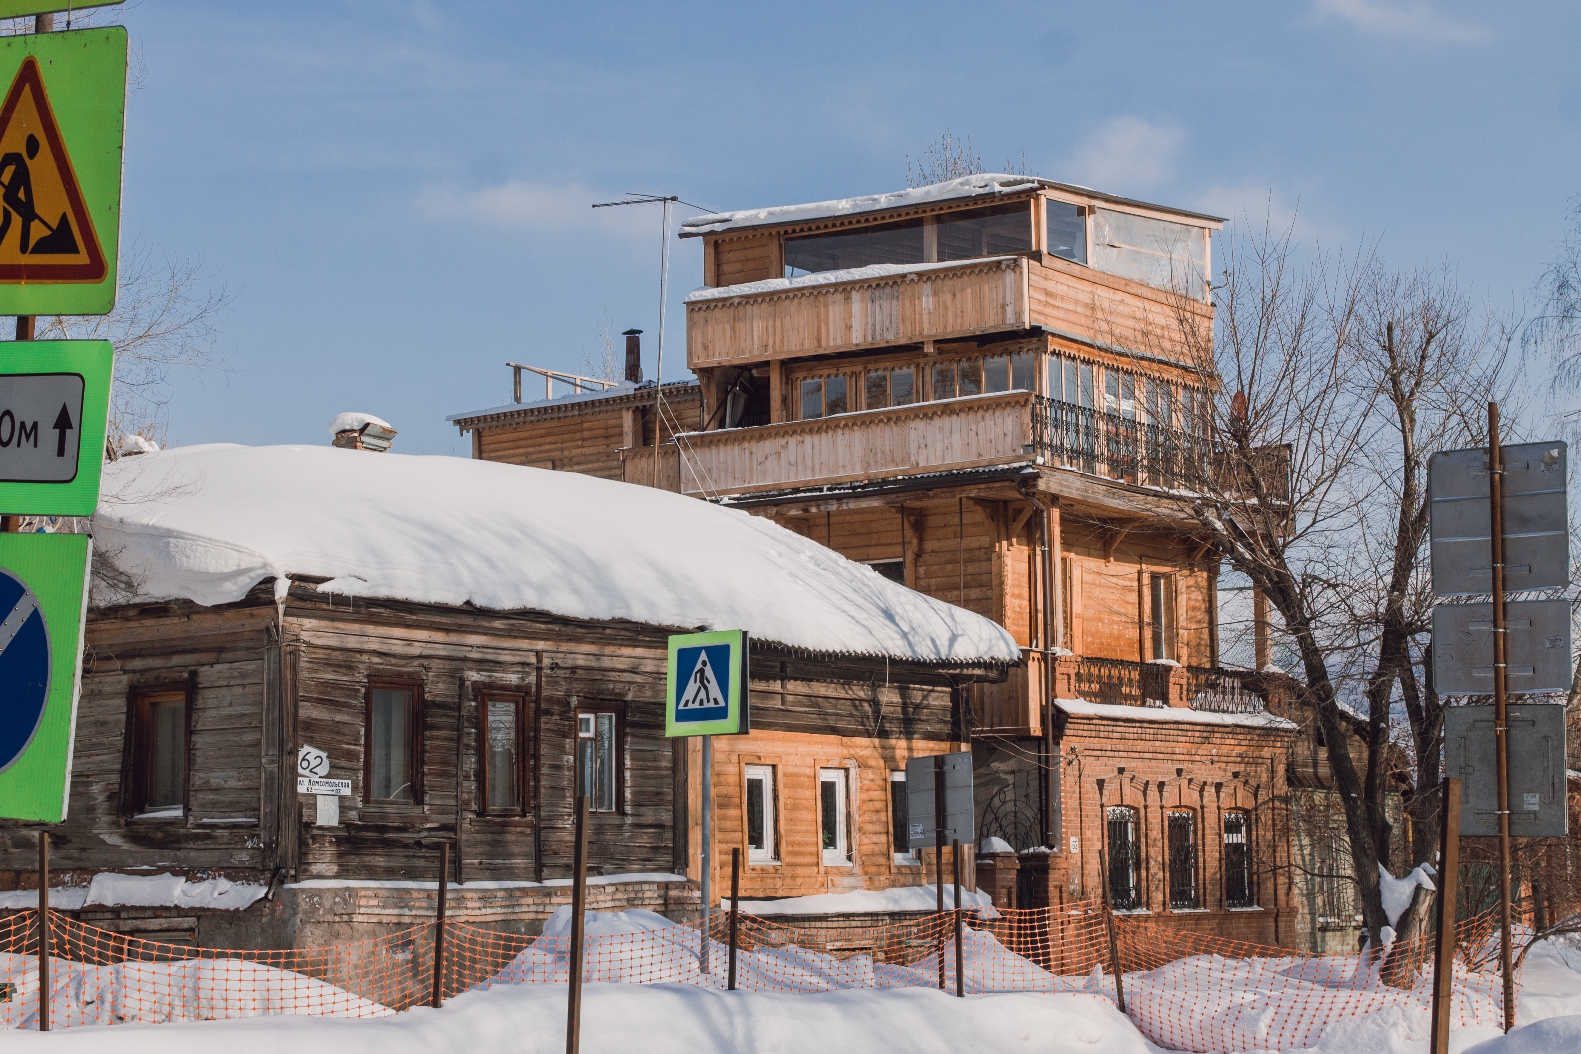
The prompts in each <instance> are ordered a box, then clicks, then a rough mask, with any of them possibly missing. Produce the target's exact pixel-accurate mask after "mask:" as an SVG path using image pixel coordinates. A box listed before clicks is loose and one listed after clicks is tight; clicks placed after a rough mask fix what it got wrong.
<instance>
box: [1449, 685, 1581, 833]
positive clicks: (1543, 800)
mask: <svg viewBox="0 0 1581 1054" xmlns="http://www.w3.org/2000/svg"><path fill="white" fill-rule="evenodd" d="M1507 713H1508V715H1509V737H1510V751H1509V756H1510V769H1509V787H1510V834H1512V835H1514V836H1515V837H1517V838H1562V837H1564V836H1565V835H1566V834H1568V833H1569V820H1570V817H1569V815H1568V812H1569V810H1568V809H1567V808H1566V802H1565V708H1564V707H1563V706H1558V705H1553V704H1538V705H1523V706H1511V707H1509V709H1508V711H1507ZM1497 761H1498V755H1497V754H1496V753H1495V740H1494V738H1493V707H1491V706H1451V707H1449V708H1448V709H1446V710H1445V711H1444V762H1445V764H1444V769H1445V772H1446V773H1447V774H1448V775H1450V776H1454V777H1456V778H1457V779H1459V780H1460V833H1461V834H1463V835H1467V836H1469V837H1479V838H1492V837H1496V836H1497V835H1498V833H1499V813H1498V809H1499V806H1498V800H1499V799H1498V784H1497V782H1496V781H1495V773H1496V772H1497V771H1498V769H1497V767H1496V766H1497Z"/></svg>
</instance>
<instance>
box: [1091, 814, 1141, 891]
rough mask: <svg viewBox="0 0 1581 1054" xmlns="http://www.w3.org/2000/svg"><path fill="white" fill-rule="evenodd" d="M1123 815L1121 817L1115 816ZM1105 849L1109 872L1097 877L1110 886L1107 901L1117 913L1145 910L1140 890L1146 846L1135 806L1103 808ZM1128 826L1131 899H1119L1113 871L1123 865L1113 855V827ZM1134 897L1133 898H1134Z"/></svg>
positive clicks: (1139, 816) (1139, 815)
mask: <svg viewBox="0 0 1581 1054" xmlns="http://www.w3.org/2000/svg"><path fill="white" fill-rule="evenodd" d="M1117 813H1124V814H1126V815H1124V816H1117V815H1116V814H1117ZM1103 819H1104V832H1103V840H1104V849H1105V850H1106V852H1107V863H1108V865H1109V866H1108V871H1109V873H1108V874H1106V875H1102V876H1100V877H1101V878H1102V880H1103V882H1105V883H1106V884H1107V885H1108V887H1109V901H1110V903H1112V904H1113V905H1114V910H1116V911H1144V910H1146V908H1147V904H1146V894H1145V893H1144V892H1143V889H1142V877H1143V875H1144V874H1145V873H1146V861H1145V857H1144V854H1145V846H1144V845H1143V844H1142V812H1141V810H1140V809H1138V808H1137V807H1136V806H1134V805H1110V806H1107V807H1106V808H1105V809H1104V814H1103ZM1117 822H1119V823H1129V825H1130V852H1129V853H1128V854H1127V856H1128V860H1127V862H1128V863H1129V864H1130V867H1131V874H1130V879H1131V886H1130V889H1129V892H1130V894H1131V897H1122V896H1120V890H1118V889H1116V888H1115V885H1114V878H1115V871H1116V869H1117V868H1118V867H1121V866H1123V865H1122V864H1121V863H1119V862H1118V861H1119V858H1118V857H1117V856H1116V855H1115V851H1114V849H1115V845H1114V827H1113V825H1114V824H1115V823H1117ZM1133 898H1134V899H1133Z"/></svg>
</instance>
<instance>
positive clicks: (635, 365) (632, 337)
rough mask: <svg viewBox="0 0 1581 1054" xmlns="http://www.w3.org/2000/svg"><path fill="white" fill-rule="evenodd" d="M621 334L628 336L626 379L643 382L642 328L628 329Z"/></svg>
mask: <svg viewBox="0 0 1581 1054" xmlns="http://www.w3.org/2000/svg"><path fill="white" fill-rule="evenodd" d="M621 336H623V337H625V338H626V380H628V381H630V382H631V383H632V384H641V383H642V330H640V329H628V330H626V332H624V333H622V334H621Z"/></svg>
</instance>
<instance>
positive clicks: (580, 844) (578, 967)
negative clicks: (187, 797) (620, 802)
mask: <svg viewBox="0 0 1581 1054" xmlns="http://www.w3.org/2000/svg"><path fill="white" fill-rule="evenodd" d="M586 906H587V798H586V797H584V796H583V795H580V794H579V795H577V798H576V875H575V877H574V878H573V879H572V881H571V991H570V994H569V996H568V997H567V999H566V1022H565V1054H577V1051H579V1050H580V1049H581V1046H582V933H583V914H584V910H583V909H584V908H586Z"/></svg>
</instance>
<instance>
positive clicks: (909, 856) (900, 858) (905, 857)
mask: <svg viewBox="0 0 1581 1054" xmlns="http://www.w3.org/2000/svg"><path fill="white" fill-rule="evenodd" d="M897 783H899V784H900V785H901V786H902V787H904V786H905V783H906V770H905V769H890V770H889V801H890V806H889V814H890V815H889V822H890V823H892V824H893V823H894V822H895V805H894V802H895V784H897ZM902 793H904V791H902ZM906 822H907V823H910V822H911V817H910V816H907V817H906ZM899 834H900V835H901V836H902V840H906V841H909V840H910V837H909V836H910V834H911V832H910V831H901V832H899ZM890 851H891V852H894V858H895V863H897V864H899V865H900V866H902V867H920V866H921V865H922V859H921V858H920V857H918V856H917V851H916V850H915V849H907V850H906V851H905V852H903V853H901V852H895V843H894V842H893V841H891V842H890Z"/></svg>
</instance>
